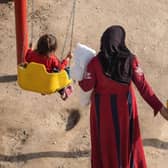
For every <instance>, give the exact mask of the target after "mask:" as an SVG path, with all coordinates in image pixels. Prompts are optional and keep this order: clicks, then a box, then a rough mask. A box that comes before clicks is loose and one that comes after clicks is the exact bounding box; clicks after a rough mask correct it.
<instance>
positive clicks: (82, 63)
mask: <svg viewBox="0 0 168 168" xmlns="http://www.w3.org/2000/svg"><path fill="white" fill-rule="evenodd" d="M95 56H96V51H95V50H93V49H91V48H89V47H87V46H86V45H83V44H80V43H78V44H77V46H76V48H75V51H74V57H73V59H74V60H73V62H74V65H73V66H72V67H71V71H70V76H71V78H72V79H73V80H75V81H81V80H82V79H83V75H84V73H85V70H86V67H87V65H88V63H89V62H90V60H91V59H92V58H93V57H95ZM91 93H92V90H90V91H88V92H84V91H83V90H82V89H80V104H81V105H83V106H84V105H89V103H90V96H91Z"/></svg>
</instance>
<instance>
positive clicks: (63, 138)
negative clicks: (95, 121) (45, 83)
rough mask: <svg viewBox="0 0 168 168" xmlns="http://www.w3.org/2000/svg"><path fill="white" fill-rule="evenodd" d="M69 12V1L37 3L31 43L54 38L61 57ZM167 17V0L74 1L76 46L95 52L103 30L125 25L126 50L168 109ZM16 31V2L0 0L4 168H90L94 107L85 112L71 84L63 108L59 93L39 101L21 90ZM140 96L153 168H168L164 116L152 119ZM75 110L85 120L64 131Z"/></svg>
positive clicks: (0, 160) (0, 163)
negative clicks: (91, 112) (49, 36)
mask: <svg viewBox="0 0 168 168" xmlns="http://www.w3.org/2000/svg"><path fill="white" fill-rule="evenodd" d="M71 7H72V0H68V1H67V0H43V1H42V0H34V8H35V12H34V16H33V17H31V2H29V17H28V20H29V28H30V26H31V22H33V23H34V44H35V43H36V40H37V39H38V37H39V36H40V35H41V34H43V33H46V32H50V33H53V34H54V35H56V36H57V38H58V42H59V49H58V52H57V54H58V55H60V53H61V50H62V45H63V41H64V38H65V32H66V29H67V24H68V18H69V15H70V11H71ZM167 11H168V1H167V0H134V1H132V0H127V1H125V0H118V1H115V0H104V1H102V0H92V1H91V0H77V10H76V22H75V34H74V46H75V44H76V43H77V42H81V43H83V44H86V45H88V46H90V47H92V48H94V49H96V50H97V51H98V49H99V39H100V36H101V34H102V32H103V31H104V30H105V28H106V27H107V26H109V25H112V24H121V25H123V26H124V27H125V29H126V31H127V44H128V46H129V48H131V50H132V51H133V52H134V53H136V55H138V57H139V60H140V62H141V65H142V68H143V70H144V72H145V74H146V77H147V79H148V81H149V83H150V84H151V85H152V87H153V89H154V90H155V92H156V93H157V95H158V96H159V97H160V98H161V100H162V101H163V102H165V101H166V99H167V93H168V85H167V83H168V77H167V70H168V62H167V60H168V59H167V55H168V49H167V46H168V34H167V27H168V14H167ZM30 21H31V22H30ZM14 25H15V21H14V5H13V3H12V2H8V3H5V0H0V168H79V167H81V168H89V167H90V154H89V151H90V140H89V138H90V137H89V108H88V107H81V106H80V104H79V102H78V92H79V90H78V89H79V88H78V86H76V85H75V84H74V87H75V93H74V95H73V96H72V97H71V98H70V99H69V100H67V101H66V102H63V101H62V100H61V99H60V97H59V95H58V94H52V95H50V96H41V95H39V94H36V93H32V92H27V91H23V90H21V89H20V88H19V87H18V85H17V82H16V74H17V73H16V49H15V46H16V44H15V26H14ZM30 33H31V32H30ZM67 50H68V47H67ZM137 96H138V107H139V115H140V122H141V131H142V135H143V142H144V148H145V153H146V158H147V162H148V167H149V168H167V165H168V134H167V130H168V124H167V123H166V121H164V120H163V119H162V118H161V117H160V116H159V115H158V116H157V117H156V118H154V117H153V113H152V109H151V108H150V107H149V106H148V105H147V104H146V103H145V102H144V101H143V100H142V98H141V97H140V96H139V94H138V93H137ZM76 109H77V110H79V111H80V114H81V116H80V121H79V122H78V123H77V124H76V125H75V127H74V128H73V129H71V130H69V131H66V127H67V124H69V123H70V121H69V119H70V120H71V119H72V118H70V116H71V112H72V111H74V110H76Z"/></svg>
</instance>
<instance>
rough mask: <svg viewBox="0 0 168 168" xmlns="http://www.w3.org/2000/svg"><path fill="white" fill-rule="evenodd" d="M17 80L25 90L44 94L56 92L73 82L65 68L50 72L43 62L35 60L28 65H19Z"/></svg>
mask: <svg viewBox="0 0 168 168" xmlns="http://www.w3.org/2000/svg"><path fill="white" fill-rule="evenodd" d="M17 81H18V84H19V86H20V87H21V88H22V89H24V90H28V91H33V92H38V93H43V94H51V93H54V92H56V91H58V90H60V89H62V88H64V87H65V86H67V85H69V84H70V83H71V82H72V80H71V79H69V76H68V74H67V72H66V71H65V70H61V71H60V72H53V73H48V72H47V71H46V68H45V66H44V65H43V64H38V63H34V62H31V63H29V64H28V65H27V66H26V67H23V66H21V65H18V78H17Z"/></svg>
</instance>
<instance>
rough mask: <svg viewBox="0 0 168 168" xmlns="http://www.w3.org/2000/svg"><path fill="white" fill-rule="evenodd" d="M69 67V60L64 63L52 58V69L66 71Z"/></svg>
mask: <svg viewBox="0 0 168 168" xmlns="http://www.w3.org/2000/svg"><path fill="white" fill-rule="evenodd" d="M67 65H68V61H67V59H64V60H63V61H62V62H61V61H60V60H59V59H58V58H57V57H55V56H53V57H52V67H53V68H58V69H59V70H62V69H65V68H66V67H67Z"/></svg>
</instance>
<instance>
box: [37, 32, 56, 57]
mask: <svg viewBox="0 0 168 168" xmlns="http://www.w3.org/2000/svg"><path fill="white" fill-rule="evenodd" d="M56 49H57V39H56V37H55V36H53V35H52V34H45V35H43V36H41V37H40V38H39V40H38V42H37V49H36V51H37V52H38V53H39V54H41V55H47V56H48V54H49V53H51V52H55V51H56Z"/></svg>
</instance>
